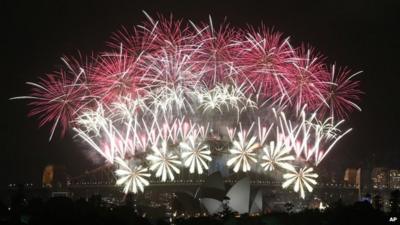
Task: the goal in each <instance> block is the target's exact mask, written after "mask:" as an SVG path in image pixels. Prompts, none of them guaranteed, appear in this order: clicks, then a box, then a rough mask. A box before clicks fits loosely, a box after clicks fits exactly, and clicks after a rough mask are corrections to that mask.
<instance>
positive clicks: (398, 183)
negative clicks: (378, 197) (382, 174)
mask: <svg viewBox="0 0 400 225" xmlns="http://www.w3.org/2000/svg"><path fill="white" fill-rule="evenodd" d="M389 188H390V189H400V170H395V169H391V170H390V171H389Z"/></svg>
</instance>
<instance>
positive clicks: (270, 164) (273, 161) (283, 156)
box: [261, 139, 295, 171]
mask: <svg viewBox="0 0 400 225" xmlns="http://www.w3.org/2000/svg"><path fill="white" fill-rule="evenodd" d="M280 140H281V139H278V141H277V143H276V145H275V142H274V141H271V142H270V144H269V145H268V146H265V147H264V148H263V150H264V152H265V155H264V156H263V157H262V159H263V160H264V162H263V163H261V166H262V167H263V168H264V170H265V171H272V170H275V169H276V167H280V168H283V169H286V170H293V169H294V167H293V165H292V164H291V162H292V161H294V160H295V157H294V156H292V155H289V153H290V151H291V149H290V148H289V147H288V146H286V145H285V144H284V143H283V142H282V141H280Z"/></svg>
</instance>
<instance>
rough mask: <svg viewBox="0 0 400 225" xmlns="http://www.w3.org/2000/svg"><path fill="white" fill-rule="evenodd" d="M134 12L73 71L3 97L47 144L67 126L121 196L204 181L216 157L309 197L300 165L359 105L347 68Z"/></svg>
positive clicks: (274, 42)
mask: <svg viewBox="0 0 400 225" xmlns="http://www.w3.org/2000/svg"><path fill="white" fill-rule="evenodd" d="M145 16H146V17H147V21H145V22H144V23H142V24H140V25H138V26H135V27H133V28H132V29H126V28H124V29H123V30H122V31H120V32H117V33H115V34H113V36H112V38H111V41H110V42H109V43H108V44H109V46H110V47H111V49H108V50H106V51H105V52H102V53H101V54H98V55H93V56H92V57H87V58H84V59H85V60H84V61H83V62H82V65H80V63H79V60H77V59H67V58H64V59H63V62H64V67H63V68H62V69H61V70H60V71H59V72H56V73H53V74H51V75H47V76H44V77H42V78H40V80H39V81H38V82H35V83H33V82H28V84H29V85H30V86H32V91H31V94H29V95H27V96H21V97H16V98H13V99H27V100H29V101H30V103H29V104H30V105H31V106H32V109H31V112H30V113H29V115H31V116H37V117H39V125H40V126H43V125H47V124H50V125H51V128H50V139H51V138H52V137H53V136H54V133H55V132H56V129H58V128H60V129H61V135H64V134H65V132H67V131H68V130H72V131H73V133H74V134H75V136H74V137H75V140H78V141H79V140H80V141H82V142H84V143H85V144H87V145H88V146H90V147H91V149H93V150H94V151H96V152H97V153H98V154H99V155H101V156H102V157H103V158H104V159H105V163H109V164H114V166H115V167H116V169H117V170H116V174H117V176H118V181H117V185H123V186H124V192H125V193H126V192H134V193H137V192H139V191H143V188H144V186H146V185H148V184H149V183H148V182H147V178H149V176H150V172H154V175H155V177H158V178H160V180H161V181H163V182H170V181H174V179H175V176H176V174H179V173H180V171H181V169H184V168H187V169H188V170H189V172H190V174H193V173H196V174H204V173H205V172H206V171H207V170H208V169H209V168H208V163H209V162H211V161H212V160H213V157H214V156H215V155H219V154H222V157H221V158H223V159H224V160H225V159H227V160H226V161H224V164H225V165H227V166H228V167H232V170H233V171H234V172H235V173H236V172H239V171H242V172H246V173H247V172H250V171H251V172H252V173H253V172H255V173H257V172H258V171H260V168H261V169H264V172H265V173H268V172H270V171H272V170H276V171H277V172H282V173H284V179H285V180H286V181H285V182H284V183H283V186H284V188H287V187H289V186H291V185H293V186H294V187H293V188H294V190H295V191H296V192H300V196H301V197H302V198H304V196H305V192H306V191H312V189H313V188H312V185H315V184H316V181H315V179H316V178H317V176H318V175H317V174H316V173H314V172H313V169H312V168H311V166H318V165H319V163H321V162H322V161H323V159H324V158H325V157H326V156H327V155H328V154H329V153H330V152H331V151H332V149H333V147H334V146H335V144H336V143H337V142H338V141H340V140H341V139H342V138H343V137H344V136H345V135H346V134H348V133H349V132H350V131H351V128H343V126H345V121H344V120H343V119H344V118H347V117H348V116H349V113H350V112H351V111H352V110H353V109H357V110H360V107H359V105H358V104H359V100H360V96H361V94H362V92H361V91H360V89H359V88H360V83H359V81H357V80H355V77H356V75H357V74H358V73H352V72H351V71H349V70H347V69H339V70H337V69H336V67H335V66H330V65H327V64H326V62H325V57H324V56H322V55H320V54H317V53H316V51H315V50H314V49H312V48H309V47H306V46H307V45H302V46H301V47H296V46H295V47H293V46H292V45H291V43H290V40H289V38H286V37H284V36H283V35H282V34H281V33H279V32H273V31H271V30H268V29H267V28H265V27H261V28H260V29H256V28H251V27H250V28H248V29H237V28H234V27H230V26H228V25H227V23H223V24H222V25H220V26H215V25H214V24H213V21H212V20H211V18H210V20H209V22H207V23H199V24H200V25H196V24H195V23H193V22H191V21H190V22H188V23H185V22H184V21H183V20H174V19H173V18H172V17H168V18H165V17H160V18H158V19H154V18H152V17H150V16H149V15H148V14H146V13H145ZM329 68H331V69H330V70H329ZM69 128H72V129H69ZM271 131H276V135H272V134H271V133H272V132H271ZM214 143H218V144H215V145H219V143H222V145H221V146H223V147H220V146H213V145H214ZM214 151H215V152H214ZM214 153H215V154H214ZM128 161H129V163H128ZM130 161H132V162H134V163H135V165H133V164H132V165H130ZM147 164H149V169H148V170H149V171H150V172H148V171H147V169H146V168H147ZM294 165H296V166H300V168H301V169H299V170H298V171H296V170H295V169H294ZM253 168H254V169H253Z"/></svg>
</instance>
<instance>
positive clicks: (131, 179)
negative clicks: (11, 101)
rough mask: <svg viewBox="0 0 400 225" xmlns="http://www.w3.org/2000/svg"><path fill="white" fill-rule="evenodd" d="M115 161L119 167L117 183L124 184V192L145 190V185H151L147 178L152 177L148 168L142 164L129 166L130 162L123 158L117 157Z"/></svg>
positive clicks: (116, 172)
mask: <svg viewBox="0 0 400 225" xmlns="http://www.w3.org/2000/svg"><path fill="white" fill-rule="evenodd" d="M115 162H116V163H117V164H118V166H119V169H117V170H116V171H115V174H116V175H117V176H118V179H117V185H118V186H121V185H123V186H124V193H128V192H133V193H135V194H136V193H137V192H138V190H140V191H141V192H143V191H144V186H148V185H149V181H148V180H146V178H148V177H150V173H148V172H147V171H148V169H147V168H143V167H142V166H134V167H133V168H131V167H129V165H128V163H127V162H126V161H124V160H123V159H121V158H116V159H115Z"/></svg>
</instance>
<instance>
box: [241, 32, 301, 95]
mask: <svg viewBox="0 0 400 225" xmlns="http://www.w3.org/2000/svg"><path fill="white" fill-rule="evenodd" d="M235 52H236V53H235V55H236V57H235V59H234V63H235V66H237V68H238V70H240V72H241V74H243V76H242V77H243V78H242V80H243V79H245V80H248V81H250V82H251V83H252V84H253V85H254V86H255V87H256V88H257V89H258V90H260V91H261V92H262V93H263V94H264V95H265V96H268V97H271V98H275V99H276V98H281V97H282V96H287V91H286V89H285V85H287V84H288V83H290V81H289V80H288V77H287V67H288V66H291V65H292V63H294V62H296V61H297V57H296V56H295V54H294V51H293V49H292V47H291V45H290V44H289V41H288V38H286V39H283V38H282V34H280V33H277V32H272V31H269V30H267V29H265V27H262V28H261V29H260V30H259V31H255V30H254V29H251V31H250V32H247V35H246V36H245V38H244V40H242V41H240V42H237V47H236V48H235Z"/></svg>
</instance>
